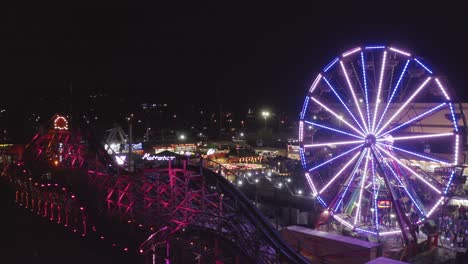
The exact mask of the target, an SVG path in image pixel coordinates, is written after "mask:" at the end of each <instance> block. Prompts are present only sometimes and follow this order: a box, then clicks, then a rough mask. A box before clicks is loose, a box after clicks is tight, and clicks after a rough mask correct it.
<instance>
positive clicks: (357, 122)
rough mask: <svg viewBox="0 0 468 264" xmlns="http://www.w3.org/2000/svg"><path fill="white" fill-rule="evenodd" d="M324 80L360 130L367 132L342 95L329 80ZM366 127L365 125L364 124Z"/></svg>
mask: <svg viewBox="0 0 468 264" xmlns="http://www.w3.org/2000/svg"><path fill="white" fill-rule="evenodd" d="M323 80H324V81H325V82H326V83H327V85H328V87H330V89H331V90H332V91H333V93H334V94H335V96H336V97H337V98H338V100H339V101H340V102H341V104H342V105H343V106H344V108H345V109H346V111H348V113H349V115H350V116H351V117H352V118H353V120H354V122H356V124H357V125H358V126H359V128H360V129H361V130H362V131H363V132H365V131H366V130H365V129H364V128H362V126H361V124H360V123H359V121H357V119H356V117H355V116H354V114H353V112H351V110H349V108H348V106H347V105H346V104H345V103H344V101H343V99H341V97H340V95H339V94H338V93H337V92H336V89H335V88H334V87H333V86H332V85H331V83H330V82H329V81H328V79H327V78H325V77H323ZM364 125H365V124H364Z"/></svg>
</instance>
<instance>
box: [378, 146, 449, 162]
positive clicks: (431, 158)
mask: <svg viewBox="0 0 468 264" xmlns="http://www.w3.org/2000/svg"><path fill="white" fill-rule="evenodd" d="M378 144H380V145H381V146H384V147H388V148H392V149H394V150H398V151H401V152H404V153H407V154H410V155H413V156H417V157H420V158H423V159H426V160H430V161H434V162H438V163H441V164H445V165H450V162H448V161H444V160H441V159H439V158H437V159H436V158H433V157H430V156H428V155H426V154H422V153H419V152H414V151H409V150H406V149H403V148H399V147H395V146H393V145H389V144H384V143H378Z"/></svg>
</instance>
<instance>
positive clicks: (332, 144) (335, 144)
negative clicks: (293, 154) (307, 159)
mask: <svg viewBox="0 0 468 264" xmlns="http://www.w3.org/2000/svg"><path fill="white" fill-rule="evenodd" d="M362 143H364V139H361V140H352V141H337V142H327V143H318V144H307V145H304V148H316V147H323V146H337V145H352V144H362Z"/></svg>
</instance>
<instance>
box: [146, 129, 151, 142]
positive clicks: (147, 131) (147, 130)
mask: <svg viewBox="0 0 468 264" xmlns="http://www.w3.org/2000/svg"><path fill="white" fill-rule="evenodd" d="M150 130H151V127H148V128H147V129H146V142H148V141H149V131H150Z"/></svg>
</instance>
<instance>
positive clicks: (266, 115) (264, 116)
mask: <svg viewBox="0 0 468 264" xmlns="http://www.w3.org/2000/svg"><path fill="white" fill-rule="evenodd" d="M262 116H263V118H264V119H265V128H266V122H267V118H268V117H269V116H270V112H268V111H263V112H262Z"/></svg>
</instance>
